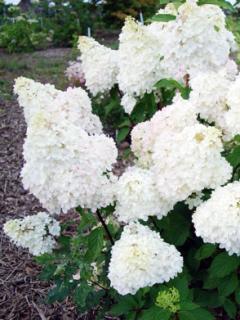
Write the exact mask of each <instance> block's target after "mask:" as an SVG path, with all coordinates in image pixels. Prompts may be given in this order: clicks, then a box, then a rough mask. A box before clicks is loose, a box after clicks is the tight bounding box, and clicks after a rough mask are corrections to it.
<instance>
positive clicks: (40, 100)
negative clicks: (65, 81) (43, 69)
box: [14, 77, 102, 134]
mask: <svg viewBox="0 0 240 320" xmlns="http://www.w3.org/2000/svg"><path fill="white" fill-rule="evenodd" d="M14 91H15V93H16V94H17V95H18V102H19V104H20V106H22V107H23V109H24V115H25V120H26V122H27V124H28V125H29V124H30V120H31V119H32V118H33V116H36V114H37V113H41V112H47V113H49V114H51V115H52V118H53V121H55V122H58V121H59V122H62V123H63V124H62V125H66V122H70V123H74V124H75V125H77V126H80V127H81V128H82V129H84V130H86V131H87V132H88V133H90V134H94V133H98V134H100V133H102V124H101V122H100V120H99V118H98V117H97V116H96V115H94V114H93V113H92V104H91V100H90V99H89V97H88V95H87V93H86V91H84V90H83V89H81V88H68V89H67V90H66V91H60V90H56V89H55V87H54V86H52V85H49V84H46V85H43V84H41V83H39V82H36V81H33V80H31V79H27V78H23V77H20V78H17V79H16V82H15V86H14ZM35 119H36V117H35ZM59 125H61V124H59Z"/></svg>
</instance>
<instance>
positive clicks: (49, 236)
mask: <svg viewBox="0 0 240 320" xmlns="http://www.w3.org/2000/svg"><path fill="white" fill-rule="evenodd" d="M3 229H4V232H5V233H6V235H7V236H9V237H10V239H11V240H12V241H13V242H14V243H15V244H16V245H17V246H20V247H23V248H27V249H28V250H29V252H30V253H32V254H33V255H35V256H38V255H41V254H44V253H51V252H52V250H53V249H54V247H56V240H55V237H57V236H59V235H60V225H59V222H58V221H56V220H55V219H54V218H52V217H50V216H49V215H48V214H47V213H45V212H39V213H38V214H36V215H33V216H27V217H25V218H23V219H14V220H9V221H7V222H6V223H5V224H4V227H3Z"/></svg>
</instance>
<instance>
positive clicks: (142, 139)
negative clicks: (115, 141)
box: [131, 96, 197, 168]
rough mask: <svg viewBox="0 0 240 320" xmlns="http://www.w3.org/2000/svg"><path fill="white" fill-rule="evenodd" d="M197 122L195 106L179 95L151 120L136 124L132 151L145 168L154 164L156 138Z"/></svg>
mask: <svg viewBox="0 0 240 320" xmlns="http://www.w3.org/2000/svg"><path fill="white" fill-rule="evenodd" d="M196 123H197V114H196V111H195V108H194V107H193V106H192V105H191V103H189V102H188V101H187V100H184V99H182V98H180V97H179V96H177V97H176V98H175V101H174V102H173V104H172V105H170V106H167V107H165V108H164V109H163V110H161V111H158V112H156V113H155V115H154V116H153V117H152V119H151V120H150V121H146V122H142V123H140V124H138V125H136V126H135V127H134V128H133V130H132V133H131V135H132V145H131V148H132V151H133V153H134V154H135V156H136V157H137V160H138V161H137V162H138V164H139V165H140V166H142V167H144V168H149V167H150V166H151V165H152V164H153V160H152V154H153V149H154V145H155V142H156V139H157V138H158V137H159V136H162V137H163V136H165V135H166V136H169V135H171V134H172V133H177V132H181V131H182V130H183V129H184V128H185V127H186V126H190V125H194V124H196Z"/></svg>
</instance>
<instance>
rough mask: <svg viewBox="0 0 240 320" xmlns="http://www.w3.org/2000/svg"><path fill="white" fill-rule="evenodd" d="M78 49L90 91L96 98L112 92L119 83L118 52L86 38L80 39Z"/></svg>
mask: <svg viewBox="0 0 240 320" xmlns="http://www.w3.org/2000/svg"><path fill="white" fill-rule="evenodd" d="M78 48H79V50H80V51H81V60H82V69H83V72H84V75H85V79H86V86H87V88H88V90H89V91H90V92H91V93H92V94H93V95H94V96H95V95H96V94H98V93H104V92H106V91H108V90H110V89H111V88H112V87H113V86H114V84H115V83H116V82H117V73H118V63H117V61H118V52H117V51H116V50H112V49H109V48H107V47H105V46H103V45H101V44H99V43H98V42H97V41H95V40H94V39H92V38H89V37H85V36H82V37H80V38H79V42H78Z"/></svg>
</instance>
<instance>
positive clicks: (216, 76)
mask: <svg viewBox="0 0 240 320" xmlns="http://www.w3.org/2000/svg"><path fill="white" fill-rule="evenodd" d="M190 85H191V88H192V92H191V94H190V101H191V103H192V104H193V105H194V106H195V107H196V111H197V112H198V113H199V114H200V117H201V118H202V119H204V120H206V121H208V122H209V123H215V125H216V126H218V127H219V128H222V127H225V114H226V112H227V110H228V105H227V93H228V90H229V86H230V85H231V80H229V79H227V77H226V76H225V74H222V73H221V72H205V73H200V74H198V75H197V76H196V77H195V78H193V79H192V80H191V81H190Z"/></svg>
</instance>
